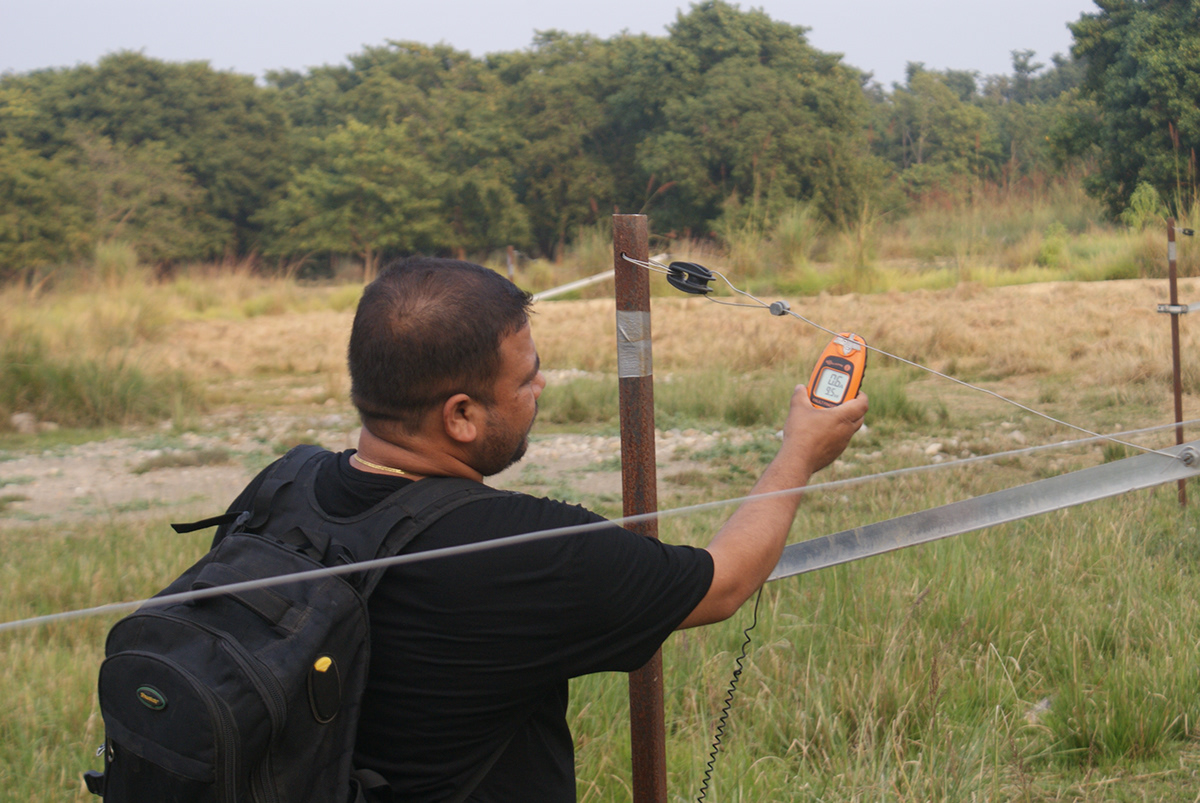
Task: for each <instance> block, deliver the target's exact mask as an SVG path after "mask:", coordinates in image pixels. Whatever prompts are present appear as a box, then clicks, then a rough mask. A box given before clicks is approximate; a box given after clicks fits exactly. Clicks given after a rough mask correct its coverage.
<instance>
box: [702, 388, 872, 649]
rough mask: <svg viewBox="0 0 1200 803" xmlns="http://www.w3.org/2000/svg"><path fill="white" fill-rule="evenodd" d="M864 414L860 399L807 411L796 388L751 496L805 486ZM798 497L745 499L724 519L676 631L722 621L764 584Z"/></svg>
mask: <svg viewBox="0 0 1200 803" xmlns="http://www.w3.org/2000/svg"><path fill="white" fill-rule="evenodd" d="M866 414H867V397H866V394H863V393H860V394H859V395H858V398H856V399H853V400H851V401H848V402H846V403H845V404H842V405H840V406H838V407H831V408H821V407H813V406H812V404H811V402H809V400H808V394H807V393H806V392H805V389H804V386H803V385H798V386H797V387H796V390H795V391H794V392H793V393H792V402H791V408H790V409H789V411H788V418H787V423H786V424H785V425H784V428H783V446H781V447H780V449H779V453H778V454H777V455H775V459H774V460H772V461H771V464H770V465H769V466H767V469H766V471H764V472H763V474H762V476H761V477H760V478H759V480H758V482H757V483H755V485H754V488H753V490H751V492H750V493H751V495H752V496H753V495H756V494H769V493H772V492H774V491H784V490H787V489H790V488H800V487H802V486H804V485H806V484H807V483H808V479H809V477H811V476H812V475H813V474H815V473H816V472H818V471H820V470H821V469H822V468H824V467H825V466H827V465H829V464H830V463H832V462H833V461H834V460H836V459H837V457H838V455H840V454H841V453H842V451H843V450H845V448H846V446H847V444H849V443H850V437H851V436H852V435H853V434H854V433H855V432H857V431H858V429H859V427H861V426H862V423H863V417H864V416H865V415H866ZM800 496H801V495H800V494H798V493H797V494H781V495H779V496H774V497H770V498H768V499H749V500H747V501H746V502H743V503H742V505H741V507H739V508H738V509H737V511H736V512H735V513H734V514H733V515H732V516H730V517H729V521H727V522H725V526H723V527H722V528H721V529H720V530H719V531H718V532H717V534H716V535H715V536H714V537H713V539H712V541H711V542H710V543H709V545H708V546H707V547H706V549H707V550H708V552H709V554H710V555H712V559H713V580H712V585H711V586H709V588H708V593H707V594H705V595H704V599H702V600H700V604H699V605H697V606H696V607H695V609H694V610H693V611H692V612H691V613H690V614H688V617H687V618H686V619H684V620H683V624H681V625H680V628H685V627H695V626H697V625H706V624H711V623H713V622H719V621H721V620H723V619H728V618H729V617H730V616H732V615H733V614H734V612H735V611H737V609H738V608H740V607H741V606H742V603H744V602H745V601H746V600H748V599H749V598H750V596H751V595H752V594H753V593H754V592H755V591H757V590H758V589H759V587H760V586H761V585H762V584H763V583H764V582H766V579H767V577H769V576H770V574H771V570H772V569H774V568H775V564H776V563H778V562H779V556H780V555H781V554H782V553H783V547H784V545H785V544H786V543H787V536H788V531H789V530H790V529H791V527H792V521H793V519H795V517H796V510H797V508H798V507H799V506H800Z"/></svg>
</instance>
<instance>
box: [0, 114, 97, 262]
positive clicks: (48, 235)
mask: <svg viewBox="0 0 1200 803" xmlns="http://www.w3.org/2000/svg"><path fill="white" fill-rule="evenodd" d="M73 178H74V172H73V171H72V169H71V166H70V165H69V164H67V163H66V162H65V161H64V160H63V159H60V158H49V159H48V158H46V157H44V156H42V155H41V154H39V153H37V152H36V151H34V150H32V149H30V148H26V147H24V146H23V145H22V144H21V143H20V141H19V140H17V138H15V137H5V138H4V139H2V140H0V280H2V281H8V280H11V279H14V278H16V277H17V276H20V275H21V273H22V271H23V270H25V269H27V268H36V267H40V266H43V265H54V264H58V263H61V262H66V261H69V260H71V259H74V258H75V257H78V256H80V255H81V254H83V253H85V252H86V250H87V248H88V246H89V244H90V237H89V230H88V222H87V219H86V210H85V208H84V207H83V205H82V203H81V199H80V198H79V195H78V193H77V191H76V189H75V185H74V183H73Z"/></svg>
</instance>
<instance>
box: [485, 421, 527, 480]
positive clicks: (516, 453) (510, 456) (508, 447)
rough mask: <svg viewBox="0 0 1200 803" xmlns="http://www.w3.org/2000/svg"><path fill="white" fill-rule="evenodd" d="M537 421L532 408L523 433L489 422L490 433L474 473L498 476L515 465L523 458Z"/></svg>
mask: <svg viewBox="0 0 1200 803" xmlns="http://www.w3.org/2000/svg"><path fill="white" fill-rule="evenodd" d="M536 419H537V408H536V407H535V408H534V411H533V418H532V419H530V421H529V426H528V427H526V428H525V431H524V432H518V431H517V430H515V429H512V428H509V427H497V426H496V425H495V423H494V420H491V419H490V420H489V423H490V424H491V426H489V428H488V429H489V432H490V433H491V434H490V436H489V438H488V440H487V442H486V443H484V444H482V446H481V451H480V455H479V460H478V464H477V465H476V466H475V469H476V471H478V472H479V473H480V474H482V475H483V476H485V477H490V476H492V475H493V474H499V473H500V472H501V471H503V470H504V469H506V468H508V467H509V466H511V465H513V464H515V463H517V462H518V461H519V460H520V459H521V458H522V457H524V456H525V451H526V450H527V449H528V448H529V432H530V430H532V429H533V422H534V421H535V420H536Z"/></svg>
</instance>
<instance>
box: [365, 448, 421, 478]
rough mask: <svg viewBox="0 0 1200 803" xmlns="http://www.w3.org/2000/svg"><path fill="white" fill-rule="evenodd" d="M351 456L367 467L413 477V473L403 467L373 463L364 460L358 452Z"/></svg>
mask: <svg viewBox="0 0 1200 803" xmlns="http://www.w3.org/2000/svg"><path fill="white" fill-rule="evenodd" d="M351 457H353V458H354V459H355V460H357V461H358V462H360V463H362V464H363V465H364V466H366V467H367V468H373V469H377V470H379V471H385V472H387V473H388V474H396V475H398V476H401V477H411V476H412V474H409V473H408V472H407V471H405V470H404V469H402V468H392V467H391V466H381V465H379V464H378V463H372V462H371V461H370V460H364V459H363V458H361V457H359V456H358V452H355V453H354V454H352V455H351Z"/></svg>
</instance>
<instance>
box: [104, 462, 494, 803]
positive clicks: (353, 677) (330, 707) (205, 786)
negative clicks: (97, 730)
mask: <svg viewBox="0 0 1200 803" xmlns="http://www.w3.org/2000/svg"><path fill="white" fill-rule="evenodd" d="M328 454H329V453H328V452H325V451H324V450H323V449H320V448H318V447H315V446H299V447H296V448H295V449H293V450H292V451H290V452H289V453H288V454H287V455H285V456H284V457H283V458H281V459H280V460H279V461H277V462H276V463H275V465H274V466H273V467H272V468H271V470H270V471H269V473H268V474H267V475H266V477H265V479H264V481H263V482H262V484H261V485H260V487H259V490H258V492H257V495H256V497H255V499H254V503H253V505H252V509H251V510H249V511H246V512H243V513H241V514H240V515H237V514H226V515H225V516H218V517H216V518H214V519H208V520H205V521H202V522H196V523H195V524H193V525H176V529H177V530H179V531H180V532H188V531H191V530H196V529H201V528H203V527H208V526H212V525H214V524H226V523H230V522H231V521H232V526H231V527H230V529H229V531H228V532H227V533H226V534H225V535H224V537H222V538H221V539H220V540H219V541H218V542H216V543H214V545H213V548H212V551H210V552H209V553H208V554H207V555H205V556H204V557H203V558H201V559H200V561H199V562H197V563H196V564H195V565H194V566H192V567H191V568H190V569H188V570H187V571H186V572H184V573H183V575H181V576H180V577H179V579H177V580H176V581H175V582H173V583H172V584H171V585H169V586H168V587H167V588H165V589H164V590H163V591H162V592H161V593H160V594H159V595H158V596H164V595H168V594H176V593H180V592H186V591H190V590H194V589H203V588H210V587H215V586H223V585H228V584H231V583H237V582H243V581H246V580H253V579H256V578H263V577H271V576H276V575H283V574H293V573H297V572H303V571H309V570H312V569H316V568H320V567H321V566H333V565H337V564H342V563H351V562H358V561H362V560H369V559H371V558H374V557H384V556H389V555H394V554H396V553H398V552H399V551H400V550H401V549H402V548H403V547H404V546H405V545H407V544H408V542H409V541H411V540H412V538H413V537H415V536H416V535H417V534H418V533H420V532H421V531H422V530H423V529H424V528H425V527H427V526H428V525H429V524H431V523H432V522H434V521H435V520H437V519H438V518H439V517H440V516H442V515H444V514H445V513H448V512H449V511H451V510H453V509H455V508H457V507H459V506H461V505H463V504H465V503H467V502H471V501H475V500H477V499H481V498H484V497H489V496H500V495H504V494H505V493H506V492H504V491H497V490H493V489H491V488H488V487H487V486H485V485H481V484H479V483H477V482H471V481H470V480H465V479H450V478H431V479H424V480H420V481H418V482H414V483H412V484H410V485H408V486H406V487H404V488H403V489H401V490H399V491H397V492H396V493H394V494H392V495H391V496H389V497H388V498H387V499H386V500H384V501H383V502H381V503H379V504H378V505H376V506H375V507H373V508H372V509H371V510H370V511H368V512H366V513H364V514H362V515H360V516H355V517H353V518H349V519H333V518H330V517H328V516H325V515H324V514H323V513H322V512H321V511H320V508H319V507H318V505H317V503H316V497H315V495H314V493H313V484H314V480H315V477H316V474H317V470H318V468H319V467H320V465H321V463H322V459H321V457H322V456H323V455H328ZM384 571H385V570H384V569H375V570H372V571H365V572H358V573H353V574H343V575H338V576H332V575H324V576H321V577H319V578H316V579H309V580H300V581H293V582H287V583H283V584H281V585H275V586H270V587H268V588H259V589H254V590H250V591H241V592H236V593H232V594H225V595H220V596H213V597H208V598H205V599H200V600H195V601H191V602H184V603H175V604H168V605H165V606H163V607H146V608H143V609H141V610H139V611H137V612H135V613H133V614H131V615H129V616H127V617H126V618H124V619H122V620H121V621H119V622H117V624H116V625H114V626H113V628H112V630H110V631H109V634H108V640H107V642H106V645H105V655H106V656H107V657H106V658H105V660H104V663H103V664H102V665H101V667H100V682H99V693H100V711H101V714H102V715H103V717H104V728H105V744H104V747H103V748H102V749H103V753H104V772H103V773H98V772H89V773H87V775H86V776H85V780H86V781H87V786H88V789H90V790H91V791H92V792H93V793H94V794H97V795H100V796H101V797H103V798H105V800H106V801H109V803H126V802H127V801H128V802H129V803H168V802H169V803H242V801H254V803H296V802H297V801H313V803H344V802H345V801H353V800H356V799H358V800H362V799H363V798H362V797H361V795H362V792H361V790H359V791H357V792H356V791H354V788H355V786H359V785H360V784H359V783H358V782H355V783H354V784H352V775H353V767H352V762H351V758H352V753H353V750H354V737H355V730H356V728H357V724H358V715H359V707H360V698H361V696H362V693H363V689H364V688H365V685H366V677H367V666H368V663H369V652H370V645H369V632H370V631H369V626H368V621H367V602H366V601H367V597H368V596H369V595H370V594H371V592H372V591H373V590H374V589H375V586H376V585H377V584H378V583H379V580H380V579H381V578H382V576H383V573H384ZM493 760H494V758H493ZM488 768H490V762H489V765H488ZM486 771H487V768H484V769H483V771H482V772H480V773H478V777H477V778H473V779H472V785H473V784H475V783H478V781H479V780H481V779H482V777H483V775H484V774H486ZM466 791H467V794H469V793H470V791H471V790H470V789H468V790H466ZM463 797H466V795H465V794H464V795H463Z"/></svg>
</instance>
